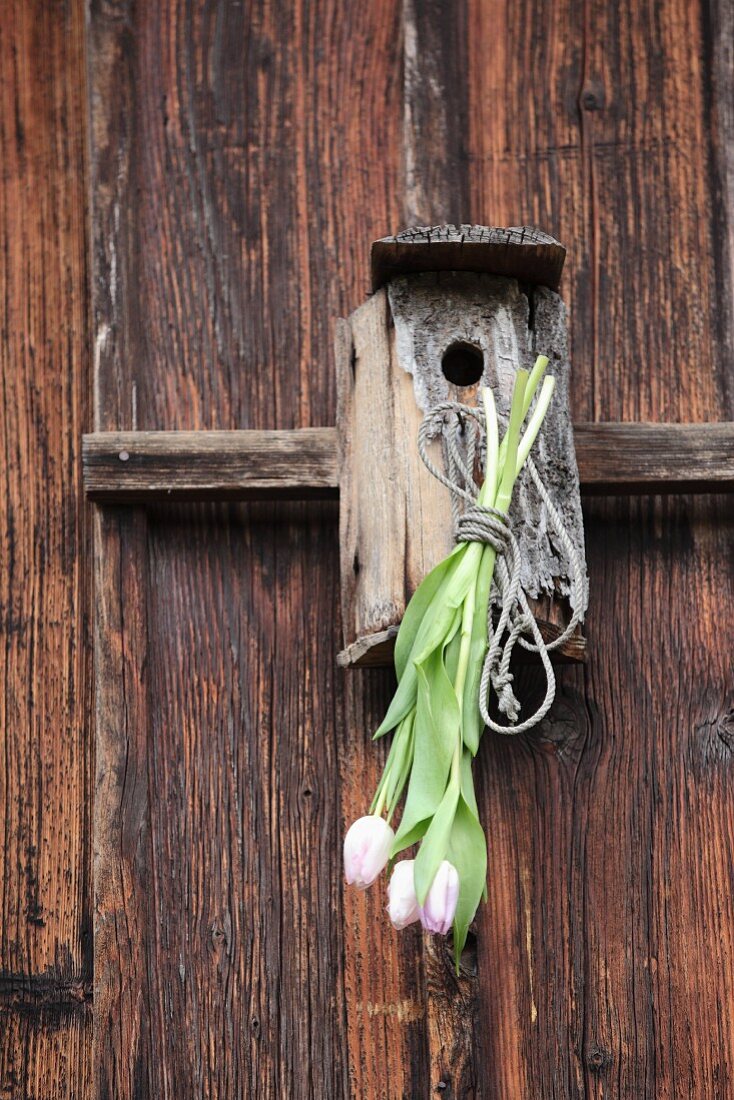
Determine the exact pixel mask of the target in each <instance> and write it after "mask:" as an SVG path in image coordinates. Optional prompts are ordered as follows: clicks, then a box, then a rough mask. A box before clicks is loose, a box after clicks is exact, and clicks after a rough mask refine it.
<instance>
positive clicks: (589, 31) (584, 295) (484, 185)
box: [467, 0, 734, 1100]
mask: <svg viewBox="0 0 734 1100" xmlns="http://www.w3.org/2000/svg"><path fill="white" fill-rule="evenodd" d="M729 8H730V5H728V4H727V5H720V6H719V12H718V16H717V18H718V19H719V20H720V19H721V18H722V15H723V11H722V9H726V10H727V11H728V9H729ZM467 25H468V36H467V37H468V42H469V67H468V68H469V71H468V80H469V87H470V96H471V104H470V111H469V129H470V137H469V141H468V144H469V149H470V157H471V163H472V168H473V170H472V172H471V174H470V178H471V181H472V203H471V209H470V217H471V218H472V219H474V220H485V219H487V218H491V219H493V220H494V221H500V220H506V221H515V222H520V221H529V222H534V223H537V224H540V225H543V226H544V227H545V228H547V229H548V231H549V232H551V233H553V234H554V235H556V236H557V237H558V238H559V239H561V240H563V241H564V243H565V244H566V246H567V248H568V259H567V264H566V270H565V273H564V278H563V282H562V289H563V293H564V295H565V296H566V297H567V299H568V300H569V301H570V306H571V309H570V329H571V333H572V355H571V358H572V362H573V363H574V365H575V367H576V371H575V375H574V390H573V392H574V399H573V401H574V414H575V419H576V420H578V421H580V420H624V421H630V420H641V421H694V422H696V421H718V420H731V419H732V406H731V366H730V355H728V354H727V349H729V348H730V347H731V337H732V332H731V319H730V312H728V313H727V311H726V310H724V311H722V308H721V306H722V303H726V302H727V301H728V302H730V301H731V296H732V282H731V273H730V271H727V270H725V267H726V265H725V264H724V263H723V262H721V260H720V259H717V256H719V257H720V256H721V255H722V251H721V241H722V239H723V234H725V233H726V227H727V225H730V224H731V216H732V207H731V192H730V190H729V191H728V192H725V191H724V190H723V189H722V188H721V187H720V185H719V180H720V179H721V174H719V176H718V178H717V172H719V173H721V172H722V171H723V167H724V165H725V154H724V145H723V141H722V129H721V124H722V113H723V114H724V115H725V114H726V111H727V110H728V109H729V108H728V106H727V105H728V104H729V103H730V100H731V81H732V75H731V67H730V66H729V67H728V68H725V66H724V65H723V63H722V55H721V50H722V48H724V47H722V46H721V45H719V44H717V42H716V40H715V38H714V35H713V28H712V23H711V20H710V12H709V9H708V6H707V5H704V4H699V3H692V4H691V3H683V2H681V0H664V2H663V3H656V4H652V3H643V4H637V5H622V6H621V7H619V6H616V7H613V6H612V5H603V6H601V7H600V6H598V5H596V6H592V5H591V4H586V3H582V4H575V3H567V2H562V3H560V4H552V5H551V4H546V3H540V4H538V3H527V4H520V5H519V6H518V5H513V6H510V5H509V4H505V3H500V4H497V5H492V6H491V8H490V6H488V5H485V4H482V3H481V2H474V0H469V4H468V14H467ZM712 50H715V51H716V52H717V54H718V57H719V63H718V67H717V70H716V71H717V84H716V86H715V88H714V87H712V86H711V85H710V84H708V75H707V74H708V61H707V59H708V58H709V57H710V56H711V51H712ZM531 72H532V83H529V75H528V74H530V73H531ZM712 97H713V98H712ZM713 119H716V120H717V125H716V127H712V125H711V123H712V120H713ZM724 128H725V127H724ZM683 364H685V368H684V367H683ZM613 458H614V456H613V455H610V460H612V459H613ZM731 509H732V502H731V498H729V499H728V500H723V499H721V498H718V497H715V496H713V497H710V498H707V499H705V500H704V499H696V500H692V499H689V498H686V497H675V498H669V499H667V500H661V499H659V498H645V499H640V500H639V501H628V502H624V501H615V502H608V503H603V502H591V503H587V505H586V534H587V559H588V563H589V576H590V582H591V596H592V598H591V605H590V609H589V623H590V624H593V629H591V628H590V630H589V633H588V642H589V664H588V666H587V671H586V672H585V673H584V674H583V676H582V675H580V674H579V673H577V672H573V671H570V670H568V671H564V673H563V679H564V689H563V690H562V692H561V694H560V697H559V698H558V700H557V702H556V705H555V707H554V711H553V713H552V716H551V718H550V720H549V721H548V722H547V723H546V724H545V725H544V727H543V728H542V729H541V731H540V732H539V734H538V735H537V736H536V737H533V738H526V739H522V740H517V741H502V742H500V741H498V740H496V739H485V741H484V743H483V745H482V780H481V787H482V794H481V806H480V809H481V812H482V814H483V817H484V820H485V821H491V822H493V827H492V829H491V832H490V886H489V891H490V896H489V904H488V905H487V907H486V908H485V909H484V910H482V911H481V912H480V919H479V922H478V928H477V958H478V967H479V973H480V989H481V994H480V1005H479V1013H480V1014H481V1017H482V1019H483V1021H484V1026H483V1028H482V1030H481V1038H482V1044H483V1056H482V1065H483V1066H484V1068H485V1077H484V1081H483V1086H482V1090H481V1095H484V1096H488V1097H501V1096H510V1095H527V1096H538V1097H551V1096H553V1097H556V1098H561V1100H566V1098H571V1097H573V1098H578V1097H610V1098H612V1097H613V1098H632V1097H637V1096H671V1097H672V1096H680V1095H686V1096H690V1097H696V1098H701V1100H703V1098H704V1097H710V1096H715V1097H722V1098H723V1097H725V1096H728V1095H729V1094H730V1093H731V1091H732V1088H734V1078H733V1072H734V1071H733V1068H732V1067H733V1066H734V1060H733V1059H732V1051H733V1050H734V1030H733V1028H732V1023H731V1018H730V1013H729V1011H728V1005H729V1004H730V1003H731V965H730V960H731V953H732V946H733V941H734V913H733V911H732V905H731V885H730V884H731V855H730V851H731V828H732V825H731V823H732V819H733V818H734V804H733V803H732V795H731V783H730V781H729V771H730V766H731V760H730V750H729V743H730V740H731V738H730V728H731V713H732V706H733V702H732V694H731V693H732V677H731V660H730V656H729V655H730V653H731V652H732V648H733V647H734V638H733V637H732V622H733V621H734V616H733V614H732V612H733V611H734V605H733V603H732V600H733V594H732V587H731V570H730V565H729V556H730V545H729V544H730V540H731V529H732V527H731V525H732V511H731ZM484 975H486V980H485V978H484Z"/></svg>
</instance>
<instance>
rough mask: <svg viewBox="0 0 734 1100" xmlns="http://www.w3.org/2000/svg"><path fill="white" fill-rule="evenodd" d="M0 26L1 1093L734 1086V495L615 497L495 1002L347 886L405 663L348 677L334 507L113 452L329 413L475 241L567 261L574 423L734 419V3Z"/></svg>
mask: <svg viewBox="0 0 734 1100" xmlns="http://www.w3.org/2000/svg"><path fill="white" fill-rule="evenodd" d="M0 16H1V17H0V85H1V88H2V100H1V102H0V164H2V172H1V173H0V244H1V245H2V247H0V287H1V288H2V295H1V296H0V317H1V319H2V323H1V324H0V357H1V359H2V381H1V382H0V385H1V386H2V393H1V394H0V398H1V399H2V400H1V405H2V417H1V418H0V438H1V440H2V456H3V462H2V469H1V472H0V487H1V490H2V492H1V494H0V501H1V507H2V512H3V515H2V525H1V531H0V537H1V538H2V557H1V559H0V614H1V616H2V618H1V620H0V621H1V624H2V637H3V646H2V649H0V667H1V668H2V676H3V688H4V690H3V692H2V694H1V696H0V707H2V712H1V717H2V727H1V731H0V737H1V738H2V742H1V744H2V754H1V755H0V811H1V812H0V846H1V847H2V851H3V857H4V858H3V862H2V867H1V868H0V920H1V921H2V924H1V926H0V1097H2V1098H3V1100H4V1098H5V1097H9V1098H13V1100H15V1098H16V1097H23V1098H25V1097H28V1098H33V1100H57V1098H61V1097H69V1098H71V1097H76V1098H82V1097H83V1098H84V1100H87V1098H92V1097H93V1098H94V1100H97V1097H99V1098H104V1100H106V1098H112V1097H120V1098H125V1097H135V1098H136V1100H137V1098H147V1097H164V1098H170V1097H174V1096H177V1097H189V1096H191V1097H200V1096H201V1097H227V1098H233V1097H239V1096H253V1097H258V1098H260V1097H263V1098H269V1097H299V1098H300V1097H318V1098H321V1097H342V1096H344V1097H346V1096H354V1097H360V1098H369V1100H372V1098H375V1100H383V1098H384V1100H394V1098H400V1097H427V1096H432V1095H441V1096H444V1097H482V1098H484V1100H490V1098H491V1100H494V1098H502V1100H504V1098H506V1097H526V1096H527V1097H543V1098H546V1097H547V1098H551V1097H553V1098H561V1100H566V1098H571V1097H573V1098H580V1097H589V1098H590V1097H600V1098H601V1097H605V1098H606V1097H624V1098H630V1100H633V1098H634V1100H636V1098H638V1097H655V1098H657V1097H676V1098H677V1097H681V1096H686V1097H695V1098H697V1100H699V1098H700V1100H704V1098H706V1100H708V1098H710V1097H715V1098H726V1097H728V1096H731V1095H734V1022H732V1012H731V1007H732V999H733V995H734V989H733V986H734V972H733V971H732V965H733V963H734V957H733V952H734V901H733V900H732V897H733V889H732V888H733V886H734V874H733V871H732V857H731V847H732V842H733V839H734V838H733V835H732V834H733V833H734V794H733V793H732V778H733V773H734V717H733V715H734V709H733V708H734V703H733V701H732V669H731V665H732V659H731V654H732V651H734V636H733V630H732V623H733V622H734V592H733V591H732V568H731V565H732V562H731V536H732V518H733V517H732V501H731V499H729V500H724V499H717V498H706V499H704V498H700V499H697V500H696V499H693V498H682V497H674V498H669V499H666V500H663V499H660V498H657V499H655V498H647V499H645V498H643V499H641V500H638V501H633V502H630V501H626V500H622V499H620V500H617V501H614V500H613V501H607V502H595V501H589V502H587V504H586V505H585V515H586V521H587V534H588V556H589V568H590V574H591V581H592V586H591V591H592V603H591V608H590V612H589V629H588V635H589V649H590V655H589V664H588V667H587V669H586V670H585V671H583V670H577V669H566V670H564V672H563V674H562V680H563V687H562V691H561V692H560V697H559V699H558V702H557V705H556V706H555V708H554V711H553V717H552V719H551V720H550V721H548V722H547V723H546V724H545V726H544V728H543V729H542V731H541V733H540V734H539V735H535V736H530V737H527V738H523V739H518V740H513V741H502V742H499V741H497V740H493V739H491V738H487V739H486V740H485V742H484V745H483V749H482V767H481V780H480V788H481V801H482V806H481V809H482V814H483V817H484V820H485V822H486V823H487V824H488V827H489V832H490V880H489V904H488V905H487V906H486V907H485V908H484V909H483V910H482V911H481V914H480V919H479V921H478V926H477V934H476V938H475V940H474V941H473V942H472V943H471V944H470V946H469V949H468V950H467V953H466V955H465V959H464V967H463V970H462V975H461V978H460V980H459V981H458V982H456V981H455V979H454V978H453V976H452V972H451V968H450V962H449V960H448V956H447V954H446V952H445V949H444V947H443V945H442V944H441V943H437V942H435V941H422V939H421V937H420V935H419V934H418V933H417V932H416V931H415V930H411V931H409V932H406V933H403V934H402V935H401V936H398V935H397V934H396V933H393V932H392V930H391V929H390V928H389V927H388V926H387V925H386V921H385V918H384V914H383V912H382V909H383V904H384V902H383V899H382V897H381V896H380V894H379V893H377V892H371V893H368V894H367V895H360V896H357V895H355V894H353V893H343V892H342V888H341V882H340V868H339V849H340V845H341V835H342V829H343V826H344V823H345V822H348V821H349V820H350V819H351V818H353V817H354V816H356V815H357V814H358V813H359V812H361V811H362V810H363V807H364V794H363V792H364V791H365V790H366V789H368V788H369V787H370V786H371V784H373V783H374V781H375V780H376V777H377V774H378V770H379V764H380V760H379V750H377V749H375V747H374V746H373V745H372V744H371V743H370V741H369V734H370V732H371V729H372V728H373V727H374V726H375V725H376V723H377V722H378V721H379V717H380V716H381V712H382V710H383V709H384V706H385V705H386V702H387V700H388V698H389V694H390V688H391V677H390V675H389V674H387V673H381V672H375V671H367V672H362V673H341V672H338V671H337V670H336V668H335V665H334V655H335V652H336V650H337V648H338V646H339V643H340V631H339V624H338V621H337V610H336V609H337V595H336V584H335V576H336V571H337V561H338V547H337V542H336V523H335V519H336V512H335V506H333V505H330V504H311V505H298V506H297V505H278V506H277V507H275V506H272V505H249V506H246V507H245V506H233V505H231V506H227V505H222V506H216V507H208V508H204V507H192V506H178V507H175V508H174V507H170V508H168V509H162V508H158V509H155V510H150V511H148V512H147V513H146V512H145V511H143V510H141V509H124V508H120V509H112V508H108V509H105V510H104V511H100V512H96V513H95V514H94V516H93V515H92V509H86V508H85V507H84V506H83V504H82V498H81V492H80V472H81V471H80V457H79V452H80V439H79V437H80V433H81V431H82V430H84V429H88V428H91V427H96V428H100V429H130V428H141V429H142V428H169V429H198V428H212V429H214V428H222V429H227V428H249V427H261V428H271V427H282V428H291V427H298V426H305V425H322V424H330V423H333V419H334V413H335V407H334V406H335V387H334V378H333V362H332V350H331V331H332V324H333V319H334V317H336V316H338V315H339V314H345V313H347V312H349V311H350V310H351V309H352V308H354V306H356V305H357V304H359V302H360V301H361V300H363V298H364V295H365V294H366V292H367V290H368V286H369V270H368V248H369V242H370V241H371V240H372V239H373V238H375V237H379V236H382V235H384V234H385V233H387V232H390V231H392V230H394V229H396V228H398V227H400V226H402V225H404V224H409V223H413V222H434V221H442V220H469V221H476V222H484V223H490V224H491V223H495V224H519V223H522V222H536V223H538V224H539V225H541V226H542V227H543V228H545V229H547V230H549V231H550V232H552V233H554V234H555V235H556V236H558V237H559V238H560V239H561V240H562V241H564V243H565V244H566V245H567V246H568V248H569V261H568V264H567V270H566V274H565V276H564V282H563V292H564V295H565V297H566V299H567V301H568V303H569V306H570V309H571V335H572V350H573V362H574V367H575V381H574V413H575V415H576V416H577V418H578V419H582V420H590V419H619V420H632V419H650V420H693V421H697V420H698V421H702V420H715V419H723V418H729V419H731V418H734V399H733V397H732V393H733V391H734V371H733V370H732V351H733V350H734V307H733V300H734V299H733V295H734V276H733V271H734V251H733V249H734V230H733V219H734V109H733V108H732V102H733V101H734V100H733V96H732V90H733V84H734V75H733V72H732V63H733V59H732V41H733V39H734V5H732V2H731V0H711V2H706V0H659V2H654V0H644V2H639V3H638V2H634V3H632V2H629V3H621V4H618V3H612V2H611V0H606V2H605V3H602V2H600V0H597V2H596V3H592V2H591V0H556V2H555V3H551V2H550V0H532V2H531V0H527V2H525V0H521V2H520V3H516V4H511V3H509V2H508V0H461V3H456V4H449V3H439V2H438V0H403V2H402V3H401V2H400V0H373V2H372V3H368V4H365V3H362V4H346V5H345V4H338V3H336V2H333V0H290V2H288V3H285V2H283V3H278V2H272V0H271V2H265V0H251V2H248V0H232V2H230V3H227V2H225V0H219V2H216V3H214V2H212V3H206V2H203V0H199V2H191V3H184V2H183V0H157V2H155V3H154V2H153V0H137V2H133V0H91V3H90V8H89V12H88V16H87V19H86V20H85V12H84V10H83V4H82V0H52V2H45V0H26V2H25V3H21V2H20V0H2V2H1V3H0ZM85 24H86V28H85ZM85 58H86V62H87V63H88V79H86V81H85ZM87 137H88V138H89V140H88V142H87ZM87 196H89V197H90V199H91V201H90V202H89V203H88V204H87V205H86V206H85V200H86V198H87ZM85 209H86V210H88V212H89V218H88V221H86V222H85ZM87 226H88V227H89V228H88V229H87ZM88 252H89V254H91V256H92V260H91V264H88V263H87V254H88ZM90 302H91V310H90V309H89V303H90ZM93 528H94V531H93ZM92 534H94V537H95V540H96V544H97V546H98V547H100V548H102V550H103V554H102V556H101V557H100V559H99V562H98V566H97V569H96V594H95V595H94V597H93V595H92V592H91V588H90V586H91V578H92V562H91V556H90V554H89V552H88V551H89V545H90V540H91V537H92ZM92 624H93V625H94V631H93V629H92ZM93 632H94V634H95V635H96V647H97V648H96V653H97V668H98V678H97V712H96V721H95V716H94V713H93V706H92V677H91V641H92V633H93ZM95 726H96V731H97V732H96V761H95V763H94V767H93V766H92V757H93V749H94V730H95ZM95 786H96V792H97V797H96V800H95V802H94V816H93V815H92V802H93V790H94V788H95ZM93 829H94V842H93ZM93 859H94V868H95V892H94V897H93V893H92V884H91V866H92V860H93ZM93 913H94V924H95V942H94V990H92V938H91V926H92V919H93V918H92V914H93ZM93 993H94V1012H93V1011H92V994H93ZM92 1016H94V1023H93V1022H92ZM92 1031H94V1035H92Z"/></svg>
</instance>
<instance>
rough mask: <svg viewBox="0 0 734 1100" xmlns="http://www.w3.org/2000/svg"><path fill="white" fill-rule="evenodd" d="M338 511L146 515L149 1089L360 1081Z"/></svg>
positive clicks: (281, 1089) (272, 1088)
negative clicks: (350, 932)
mask: <svg viewBox="0 0 734 1100" xmlns="http://www.w3.org/2000/svg"><path fill="white" fill-rule="evenodd" d="M334 519H335V517H334V514H333V508H331V509H326V510H325V512H324V514H323V516H322V517H321V518H319V515H318V512H316V515H314V513H313V511H310V512H309V518H308V519H307V518H306V515H305V512H304V510H303V509H302V508H300V509H299V510H295V511H294V512H293V513H292V514H291V516H290V519H286V518H285V517H282V516H281V520H280V522H281V527H280V531H281V534H282V535H283V536H284V538H282V539H277V538H276V528H275V524H274V517H273V511H272V508H271V507H269V506H264V507H262V508H257V507H253V508H250V509H244V508H239V509H237V508H232V509H231V510H226V509H221V510H207V509H200V510H199V511H196V510H194V509H187V510H185V511H180V512H177V513H173V514H172V513H170V512H168V513H165V512H162V513H157V514H155V516H153V517H151V533H150V540H151V556H150V570H151V573H150V594H151V595H150V599H151V614H150V639H151V650H150V676H151V720H150V733H149V740H150V787H151V792H154V796H152V797H151V802H150V881H151V883H152V884H153V889H152V893H151V916H150V922H149V925H148V928H147V930H146V938H147V950H148V957H149V964H148V965H149V975H150V979H149V980H150V989H151V1012H152V1015H153V1018H154V1019H153V1024H152V1028H151V1045H152V1055H153V1067H154V1068H153V1071H152V1074H151V1081H150V1086H149V1087H150V1095H152V1096H161V1097H173V1096H175V1094H176V1091H178V1090H180V1089H183V1090H184V1091H185V1092H186V1093H188V1092H190V1091H192V1090H197V1089H198V1090H201V1091H202V1092H203V1094H204V1095H211V1096H222V1097H229V1096H247V1095H258V1096H262V1097H264V1098H265V1097H280V1096H292V1095H299V1094H301V1095H309V1096H339V1095H344V1094H345V1093H346V1090H347V1063H346V1059H345V1058H344V1057H343V1053H342V1049H341V1043H342V1039H343V1035H344V1028H345V1003H344V986H343V978H342V975H341V967H342V960H341V945H340V939H339V937H338V936H337V934H336V932H337V929H338V926H339V923H340V919H341V904H340V884H339V874H338V870H339V868H338V863H336V860H335V852H334V845H335V838H336V837H339V835H340V831H341V830H340V807H339V800H338V780H337V776H336V761H337V743H336V739H335V737H334V736H333V733H332V736H329V735H328V731H333V730H334V728H335V727H336V725H337V720H338V716H339V713H340V702H339V696H338V693H337V691H336V687H335V683H334V681H335V679H336V670H335V669H334V666H333V663H328V664H327V663H326V662H324V661H321V660H319V654H320V653H322V652H325V651H330V652H333V649H334V646H335V644H336V636H337V623H336V622H335V619H334V617H333V616H332V617H331V618H329V619H327V618H325V617H322V616H319V615H318V609H319V608H320V607H321V606H323V603H324V602H325V596H326V595H327V594H329V593H331V592H332V584H331V579H330V575H331V573H332V571H333V570H334V569H335V568H336V563H335V559H336V538H335V531H334ZM306 592H308V593H309V596H310V598H308V599H304V598H303V597H304V593H306ZM296 640H297V641H296Z"/></svg>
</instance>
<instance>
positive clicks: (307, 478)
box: [83, 428, 339, 502]
mask: <svg viewBox="0 0 734 1100" xmlns="http://www.w3.org/2000/svg"><path fill="white" fill-rule="evenodd" d="M83 455H84V458H83V461H84V480H85V487H86V491H87V495H88V496H89V497H90V498H91V499H92V500H100V501H104V500H107V501H110V500H115V501H125V502H133V501H142V502H145V501H150V500H156V499H160V500H257V499H263V498H264V499H273V500H293V499H315V498H319V497H321V498H324V497H326V498H328V497H335V496H336V495H337V491H338V483H339V461H338V442H337V439H336V430H335V429H334V428H300V429H297V430H294V431H289V432H288V431H286V432H282V431H253V430H251V431H241V432H238V431H233V432H102V433H99V434H92V435H86V436H85V437H84V441H83Z"/></svg>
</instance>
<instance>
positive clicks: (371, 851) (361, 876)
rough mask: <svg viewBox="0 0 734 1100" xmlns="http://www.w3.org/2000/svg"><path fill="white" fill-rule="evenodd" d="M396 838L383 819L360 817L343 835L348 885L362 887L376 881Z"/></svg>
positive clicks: (372, 816)
mask: <svg viewBox="0 0 734 1100" xmlns="http://www.w3.org/2000/svg"><path fill="white" fill-rule="evenodd" d="M394 839H395V833H394V832H393V831H392V829H391V828H390V826H389V825H388V823H387V822H386V821H385V819H384V818H382V817H378V816H377V815H376V814H369V815H368V816H367V817H360V818H359V820H358V821H355V822H354V824H353V825H352V826H351V827H350V829H349V832H348V833H347V835H346V836H345V837H344V875H345V877H346V880H347V882H348V883H349V885H350V886H356V887H357V889H358V890H365V889H366V888H367V887H368V886H369V885H370V884H371V883H373V882H374V881H375V879H376V878H377V876H378V875H379V873H380V871H382V869H383V868H384V867H385V865H386V864H387V861H388V859H389V858H390V849H391V848H392V842H393V840H394Z"/></svg>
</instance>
